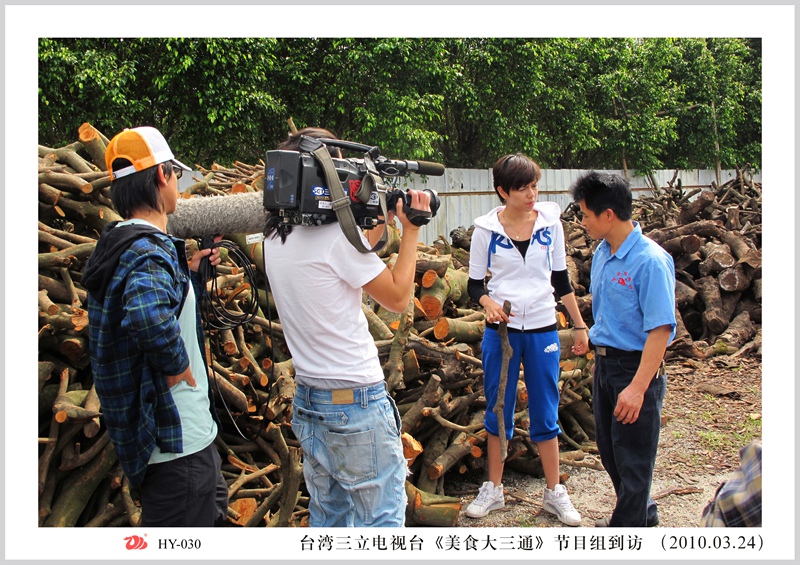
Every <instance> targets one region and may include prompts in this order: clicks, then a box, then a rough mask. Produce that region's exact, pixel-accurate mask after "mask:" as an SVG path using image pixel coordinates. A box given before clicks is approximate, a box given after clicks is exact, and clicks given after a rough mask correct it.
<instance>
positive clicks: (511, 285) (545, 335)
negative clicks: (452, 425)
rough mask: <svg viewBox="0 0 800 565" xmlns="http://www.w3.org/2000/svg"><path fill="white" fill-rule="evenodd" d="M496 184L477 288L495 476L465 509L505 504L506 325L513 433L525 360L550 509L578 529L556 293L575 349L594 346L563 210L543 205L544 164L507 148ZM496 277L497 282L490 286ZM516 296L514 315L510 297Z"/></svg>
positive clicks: (479, 247) (473, 261) (473, 283)
mask: <svg viewBox="0 0 800 565" xmlns="http://www.w3.org/2000/svg"><path fill="white" fill-rule="evenodd" d="M492 173H493V180H494V189H495V192H497V195H498V196H499V198H500V201H501V203H502V204H503V205H502V206H498V207H496V208H495V209H493V210H492V211H491V212H489V213H488V214H486V215H484V216H480V217H479V218H476V219H475V230H474V232H473V235H472V244H471V247H470V265H469V278H470V280H469V292H470V296H471V297H472V298H473V300H476V301H477V302H479V303H480V305H481V306H483V308H484V310H485V311H486V331H485V333H484V337H483V342H482V344H481V351H482V358H483V369H484V394H485V396H486V401H487V406H486V413H485V416H484V424H485V426H486V431H487V432H488V434H489V436H488V440H487V456H488V464H489V465H488V466H489V477H488V479H489V480H488V481H486V482H484V483H483V485H482V486H481V489H480V491H479V493H478V496H477V498H476V499H475V500H474V501H473V502H472V503H471V504H470V505H469V506H468V507H467V509H466V511H465V514H466V515H467V516H470V517H473V518H481V517H483V516H486V515H487V514H488V513H489V512H491V511H492V510H497V509H498V508H502V507H503V506H504V504H505V503H504V496H503V485H502V478H503V467H504V463H503V461H502V460H501V455H500V438H499V436H498V433H499V426H498V422H497V417H496V415H495V414H494V411H493V410H494V406H495V404H496V401H497V392H498V388H499V381H500V368H501V365H502V352H501V348H500V338H499V336H498V333H497V329H498V327H499V324H500V323H501V322H507V325H508V337H509V342H510V345H511V347H512V349H513V350H514V353H513V357H512V359H511V361H510V362H509V366H508V381H507V385H506V394H505V406H504V420H505V430H506V437H507V438H508V439H510V438H511V436H512V435H513V431H514V411H515V405H516V393H517V382H518V379H519V373H520V365H522V366H523V367H524V378H525V384H526V386H527V390H528V408H529V415H530V421H531V427H530V437H531V440H532V441H534V442H535V443H536V445H537V448H538V451H539V456H540V458H541V461H542V467H543V469H544V475H545V481H546V483H547V486H546V488H545V489H544V494H543V507H544V509H545V510H546V511H548V512H550V513H552V514H555V515H556V516H557V517H558V519H559V520H560V521H561V522H563V523H565V524H567V525H570V526H579V525H580V523H581V517H580V514H579V513H578V512H577V511H576V510H575V508H574V507H573V505H572V502H571V501H570V499H569V495H568V494H567V490H566V488H565V487H564V485H561V484H559V448H558V434H559V431H560V430H559V427H558V402H559V390H558V375H559V371H560V369H559V356H560V345H559V339H558V330H557V326H556V316H555V312H556V310H555V308H556V299H555V298H554V296H553V292H554V291H555V293H556V294H557V295H559V297H560V298H561V301H562V302H563V304H564V306H565V307H566V309H567V312H568V313H569V315H570V318H571V319H572V322H573V326H574V331H575V345H574V346H573V348H572V350H573V352H574V353H575V354H576V355H583V354H585V353H586V351H587V349H588V342H589V338H588V333H587V328H586V324H585V323H584V321H583V318H582V317H581V313H580V310H579V309H578V303H577V301H576V300H575V294H574V292H573V290H572V285H571V284H570V281H569V276H568V274H567V264H566V251H565V245H564V229H563V227H562V225H561V209H560V208H559V206H558V204H557V203H555V202H537V201H536V199H537V196H538V191H539V187H538V182H539V178H540V176H541V172H540V170H539V166H538V165H537V164H536V163H535V162H533V161H532V160H531V159H530V158H529V157H527V156H525V155H522V154H521V153H516V154H512V155H506V156H504V157H501V158H500V159H498V160H497V162H496V163H495V165H494V169H493V171H492ZM487 273H488V274H489V275H490V279H489V282H488V285H487V284H486V283H485V280H486V277H487ZM505 300H508V301H509V302H510V303H511V313H510V316H506V314H505V313H504V312H503V302H504V301H505Z"/></svg>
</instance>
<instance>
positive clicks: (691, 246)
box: [661, 234, 703, 255]
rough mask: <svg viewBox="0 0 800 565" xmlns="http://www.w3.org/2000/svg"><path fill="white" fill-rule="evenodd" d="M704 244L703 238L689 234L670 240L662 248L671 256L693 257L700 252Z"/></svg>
mask: <svg viewBox="0 0 800 565" xmlns="http://www.w3.org/2000/svg"><path fill="white" fill-rule="evenodd" d="M702 244H703V240H702V238H700V237H699V236H697V235H695V234H689V235H682V236H679V237H675V238H673V239H668V240H667V241H665V242H664V243H662V244H661V247H663V248H664V250H665V251H666V252H667V253H669V254H670V255H680V254H681V253H686V254H689V255H691V254H692V253H696V252H697V251H699V249H700V246H701V245H702Z"/></svg>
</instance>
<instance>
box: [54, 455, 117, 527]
mask: <svg viewBox="0 0 800 565" xmlns="http://www.w3.org/2000/svg"><path fill="white" fill-rule="evenodd" d="M116 462H117V454H116V452H115V451H114V447H113V445H112V444H111V443H110V442H109V443H107V444H106V445H105V447H104V448H103V450H102V451H101V452H100V453H99V454H98V455H97V457H95V458H94V459H93V460H92V462H91V463H90V464H89V465H88V466H87V467H86V468H85V469H84V470H83V471H82V472H81V473H79V474H72V475H70V479H68V480H67V481H66V482H65V483H64V488H63V490H62V492H61V495H60V496H59V497H58V499H57V500H56V502H55V503H54V504H53V508H52V513H51V514H50V516H49V517H48V518H47V520H46V521H45V523H44V526H45V527H72V526H74V525H75V523H76V522H77V521H78V518H79V517H80V515H81V513H82V512H83V510H84V508H85V507H86V503H87V502H88V500H89V497H90V496H91V494H92V493H93V492H94V491H95V489H96V488H97V485H98V484H99V483H100V481H102V480H103V478H105V476H106V474H107V473H108V472H109V471H110V470H111V467H113V466H114V463H116Z"/></svg>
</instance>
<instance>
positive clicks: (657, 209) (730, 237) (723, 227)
mask: <svg viewBox="0 0 800 565" xmlns="http://www.w3.org/2000/svg"><path fill="white" fill-rule="evenodd" d="M676 179H677V180H676ZM761 196H762V195H761V183H759V182H754V181H753V180H752V171H751V169H750V167H744V168H742V169H737V174H736V176H735V177H734V178H732V179H731V180H729V181H728V182H726V183H724V184H722V185H721V186H717V185H716V184H715V183H712V184H711V186H710V187H694V188H692V189H688V188H685V187H683V186H682V185H681V182H680V179H679V178H678V171H676V173H675V177H673V179H672V181H670V182H669V183H668V186H667V187H663V188H659V189H656V190H654V191H653V195H652V196H642V197H639V198H637V199H636V200H634V219H635V220H637V221H638V222H639V223H640V225H641V226H642V231H643V233H644V234H645V235H646V236H648V237H650V238H651V239H653V240H654V241H656V242H657V243H658V244H659V245H661V246H662V247H663V248H664V249H666V250H667V251H668V252H669V253H670V254H671V256H672V258H673V260H674V262H675V276H676V289H675V290H676V292H675V308H676V319H677V322H678V329H677V335H676V338H675V340H674V342H673V343H672V344H671V346H670V348H669V351H668V354H670V355H681V356H683V357H689V358H694V359H703V358H707V357H711V356H714V355H736V356H741V355H747V354H750V353H754V354H756V355H759V356H760V355H761V285H762V278H761V262H762V260H761V228H762V212H761V209H762V207H761ZM576 209H577V207H576V206H575V205H574V204H573V205H571V206H570V207H568V208H567V210H565V213H564V215H563V217H562V219H563V222H564V225H565V231H566V234H567V235H566V236H567V245H568V255H569V257H568V263H569V267H570V275H571V277H572V280H573V281H574V282H577V284H575V287H576V294H578V295H579V296H582V303H583V304H585V305H586V307H587V309H586V311H585V312H584V316H586V317H587V319H589V320H591V309H590V305H591V294H589V293H588V289H589V275H590V271H591V258H592V253H593V250H594V248H595V247H596V245H597V243H598V242H593V241H591V240H590V239H589V238H588V236H587V235H586V232H585V230H584V229H583V227H582V226H581V225H580V222H579V221H578V220H577V219H576V214H575V212H576Z"/></svg>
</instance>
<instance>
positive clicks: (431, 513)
mask: <svg viewBox="0 0 800 565" xmlns="http://www.w3.org/2000/svg"><path fill="white" fill-rule="evenodd" d="M406 496H407V497H408V508H407V510H406V526H438V527H443V528H447V527H453V526H455V525H456V522H457V521H458V516H459V514H460V513H461V500H460V499H458V498H455V497H451V496H442V495H436V494H432V493H428V492H425V491H422V490H420V489H418V488H416V487H415V486H414V485H413V484H411V483H410V482H409V481H406Z"/></svg>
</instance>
